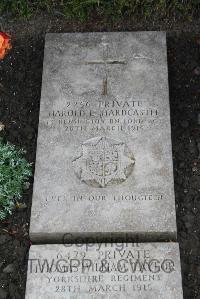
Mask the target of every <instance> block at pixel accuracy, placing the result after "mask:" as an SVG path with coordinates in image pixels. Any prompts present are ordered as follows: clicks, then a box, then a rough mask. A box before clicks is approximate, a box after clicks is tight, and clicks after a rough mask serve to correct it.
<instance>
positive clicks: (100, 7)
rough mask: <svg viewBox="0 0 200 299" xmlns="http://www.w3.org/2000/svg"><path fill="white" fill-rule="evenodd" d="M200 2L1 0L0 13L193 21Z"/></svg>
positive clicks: (73, 17)
mask: <svg viewBox="0 0 200 299" xmlns="http://www.w3.org/2000/svg"><path fill="white" fill-rule="evenodd" d="M199 9H200V0H182V1H180V0H168V1H166V0H0V12H1V13H11V14H12V15H13V16H17V17H24V18H29V17H31V16H32V15H33V14H36V13H38V12H39V11H45V12H51V13H52V12H54V11H55V10H57V11H59V12H60V13H61V14H63V15H64V16H66V17H67V18H71V19H78V20H81V21H86V20H87V19H89V18H91V17H92V16H94V15H95V16H96V15H98V16H100V17H102V18H106V19H118V18H127V17H143V18H151V17H152V16H155V14H156V15H158V16H160V17H176V18H187V19H188V18H191V17H192V16H193V15H195V14H199Z"/></svg>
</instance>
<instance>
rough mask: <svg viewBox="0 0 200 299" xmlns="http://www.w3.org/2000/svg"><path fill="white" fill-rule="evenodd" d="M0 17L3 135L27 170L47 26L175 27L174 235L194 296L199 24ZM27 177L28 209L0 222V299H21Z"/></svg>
mask: <svg viewBox="0 0 200 299" xmlns="http://www.w3.org/2000/svg"><path fill="white" fill-rule="evenodd" d="M0 22H2V27H3V30H5V31H9V32H11V33H12V34H13V35H14V38H13V50H12V51H11V52H10V53H9V54H8V55H7V56H6V58H5V59H4V60H3V61H1V62H0V108H1V109H0V121H1V122H2V123H3V124H4V125H5V131H4V132H3V135H4V137H5V139H6V140H8V141H9V142H11V143H13V144H16V145H18V146H20V147H23V148H24V149H26V151H27V154H26V157H27V159H28V161H30V162H32V163H33V168H34V162H35V152H36V140H37V127H38V116H39V102H40V90H41V79H42V63H43V48H44V33H45V32H47V31H52V32H60V31H63V32H64V31H65V32H67V31H109V30H110V31H117V30H119V31H120V30H121V31H125V30H145V29H147V28H148V29H151V30H152V29H153V30H160V29H162V30H166V29H168V30H170V29H171V28H172V29H173V31H169V32H168V35H167V43H168V68H169V90H170V105H171V124H172V147H173V162H174V180H175V195H176V207H177V225H178V240H179V243H180V249H181V265H182V277H183V289H184V299H190V298H191V299H193V298H198V299H200V221H199V220H200V218H199V216H200V84H199V83H200V36H199V35H198V34H197V33H195V32H197V30H198V28H200V27H199V23H198V22H196V23H194V24H190V25H189V27H188V25H187V24H185V25H184V24H175V23H173V24H169V23H162V24H153V23H152V24H149V26H148V24H144V23H143V25H142V24H139V23H137V25H134V24H133V23H132V25H131V24H129V23H128V22H127V24H124V23H123V24H119V23H118V24H117V23H116V24H103V23H87V24H81V23H78V22H71V23H69V22H66V21H64V20H60V22H59V19H53V20H52V19H51V20H49V19H45V18H44V19H41V18H39V19H35V20H30V21H28V22H24V21H12V20H11V21H6V20H5V19H4V18H0ZM177 28H178V29H179V30H178V31H175V29H177ZM181 28H184V30H186V29H189V30H191V29H192V30H193V33H191V32H183V31H181V30H180V29H181ZM1 30H2V29H1ZM32 183H33V182H31V185H30V188H29V190H27V191H26V192H25V193H24V195H23V201H24V202H25V203H26V205H27V207H26V208H24V209H18V210H16V212H15V213H14V214H13V215H12V216H11V217H9V218H8V219H7V220H6V221H4V222H3V223H1V224H0V299H5V298H6V299H8V298H10V299H19V298H25V295H24V294H25V283H26V270H27V257H28V250H29V247H30V244H31V243H30V240H29V235H28V231H29V220H30V207H31V197H32Z"/></svg>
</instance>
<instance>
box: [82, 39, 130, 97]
mask: <svg viewBox="0 0 200 299" xmlns="http://www.w3.org/2000/svg"><path fill="white" fill-rule="evenodd" d="M84 63H85V64H87V65H89V64H102V65H104V69H105V76H104V79H103V89H102V94H103V95H104V96H105V95H107V94H108V66H109V65H115V64H126V61H125V60H124V59H111V58H109V47H108V44H106V43H104V44H103V59H100V60H91V61H85V62H84Z"/></svg>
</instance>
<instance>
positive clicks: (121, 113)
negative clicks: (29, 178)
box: [30, 32, 176, 242]
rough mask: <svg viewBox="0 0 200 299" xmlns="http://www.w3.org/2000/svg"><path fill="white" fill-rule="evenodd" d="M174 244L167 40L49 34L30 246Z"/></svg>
mask: <svg viewBox="0 0 200 299" xmlns="http://www.w3.org/2000/svg"><path fill="white" fill-rule="evenodd" d="M65 234H68V236H69V234H70V235H71V236H72V238H76V237H80V236H81V237H83V236H84V238H85V237H94V238H96V237H97V236H98V237H99V238H109V237H110V236H111V235H114V236H118V237H119V238H121V237H124V236H125V235H126V234H129V235H131V236H132V237H137V236H138V237H139V240H142V241H144V240H148V241H149V240H157V241H158V240H164V239H166V240H175V239H176V217H175V203H174V187H173V168H172V154H171V132H170V111H169V96H168V71H167V54H166V36H165V33H163V32H134V33H133V32H123V33H66V34H47V36H46V44H45V57H44V71H43V81H42V95H41V106H40V123H39V132H38V143H37V157H36V170H35V180H34V192H33V204H32V215H31V226H30V235H31V239H32V240H33V241H37V242H38V241H43V242H45V241H49V240H50V241H53V242H61V240H62V238H63V236H64V235H65Z"/></svg>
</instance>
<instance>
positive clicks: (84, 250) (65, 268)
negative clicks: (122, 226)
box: [25, 242, 183, 299]
mask: <svg viewBox="0 0 200 299" xmlns="http://www.w3.org/2000/svg"><path fill="white" fill-rule="evenodd" d="M77 245H78V244H77ZM77 245H75V244H74V245H68V247H65V246H64V245H33V246H32V247H31V249H30V254H29V263H28V275H27V286H26V297H25V298H26V299H49V298H54V299H64V298H65V299H79V298H81V299H100V298H101V299H102V298H110V299H125V298H126V299H128V298H130V299H149V298H153V299H182V298H183V294H182V286H181V274H180V273H181V270H180V259H179V249H178V244H177V243H172V242H171V243H143V244H133V243H132V244H131V243H129V244H128V243H117V244H108V243H107V244H102V243H100V244H88V245H86V244H79V246H77Z"/></svg>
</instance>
